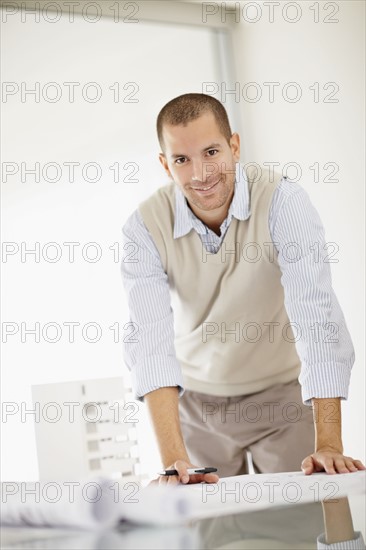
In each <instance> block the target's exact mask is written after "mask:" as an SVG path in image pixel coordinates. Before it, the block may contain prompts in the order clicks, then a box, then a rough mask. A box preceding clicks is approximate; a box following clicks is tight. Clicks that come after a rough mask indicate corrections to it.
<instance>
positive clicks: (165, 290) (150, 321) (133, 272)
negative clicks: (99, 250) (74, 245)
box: [121, 209, 184, 401]
mask: <svg viewBox="0 0 366 550" xmlns="http://www.w3.org/2000/svg"><path fill="white" fill-rule="evenodd" d="M122 235H123V239H122V240H123V251H124V252H123V260H122V263H121V272H122V280H123V286H124V289H125V291H126V294H127V301H128V307H129V321H130V323H133V326H132V327H133V331H131V332H130V333H129V334H130V336H129V337H127V336H126V337H125V338H124V343H123V355H124V360H125V363H126V366H127V368H128V369H129V371H130V372H131V381H132V389H133V391H134V394H135V398H136V399H137V400H139V401H143V400H144V399H143V397H144V395H145V394H146V393H149V392H151V391H154V390H156V389H159V388H161V387H166V386H178V389H179V396H181V395H182V394H183V392H184V388H183V378H182V371H181V366H180V364H179V362H178V360H177V358H176V354H175V347H174V318H173V310H172V307H171V304H170V290H169V284H168V276H167V274H166V273H165V271H164V269H163V266H162V264H161V260H160V255H159V252H158V250H157V248H156V246H155V243H154V241H153V239H152V237H151V235H150V233H149V231H148V230H147V228H146V226H145V224H144V223H143V220H142V217H141V215H140V212H139V210H138V209H137V210H135V211H134V212H133V214H132V215H131V216H130V217H129V218H128V219H127V221H126V223H125V224H124V226H123V228H122Z"/></svg>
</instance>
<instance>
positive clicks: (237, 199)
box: [173, 162, 251, 239]
mask: <svg viewBox="0 0 366 550" xmlns="http://www.w3.org/2000/svg"><path fill="white" fill-rule="evenodd" d="M235 174H236V175H235V188H234V196H233V198H232V201H231V203H230V207H229V211H228V215H227V218H226V219H227V222H228V223H230V221H231V218H232V217H233V216H234V218H237V219H238V220H246V219H248V218H249V216H250V214H251V211H250V204H249V190H248V180H247V177H246V174H245V170H244V166H243V165H242V164H241V163H240V162H237V163H236V166H235ZM194 219H196V220H197V217H196V216H195V214H194V213H193V212H192V210H191V209H190V208H189V206H188V204H187V199H186V197H185V196H184V194H183V191H182V190H181V189H180V187H178V185H175V220H174V234H173V237H174V239H178V238H179V237H183V236H184V235H186V234H187V233H189V232H190V231H191V229H193V228H194Z"/></svg>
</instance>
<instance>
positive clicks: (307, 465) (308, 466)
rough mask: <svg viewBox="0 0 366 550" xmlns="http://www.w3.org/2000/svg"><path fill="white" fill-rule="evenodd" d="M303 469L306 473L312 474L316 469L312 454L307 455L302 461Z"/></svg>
mask: <svg viewBox="0 0 366 550" xmlns="http://www.w3.org/2000/svg"><path fill="white" fill-rule="evenodd" d="M301 469H302V471H303V472H304V474H305V475H309V474H312V473H313V471H314V462H313V459H312V457H311V456H307V457H306V458H304V460H303V461H302V462H301Z"/></svg>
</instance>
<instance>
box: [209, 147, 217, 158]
mask: <svg viewBox="0 0 366 550" xmlns="http://www.w3.org/2000/svg"><path fill="white" fill-rule="evenodd" d="M207 153H209V157H213V156H214V155H215V154H216V153H218V150H217V149H209V150H208V151H207ZM211 153H213V155H211Z"/></svg>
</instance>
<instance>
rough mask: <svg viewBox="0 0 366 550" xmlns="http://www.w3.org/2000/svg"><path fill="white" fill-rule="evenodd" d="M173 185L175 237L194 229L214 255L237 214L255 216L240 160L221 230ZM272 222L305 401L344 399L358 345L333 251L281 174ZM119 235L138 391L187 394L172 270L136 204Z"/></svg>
mask: <svg viewBox="0 0 366 550" xmlns="http://www.w3.org/2000/svg"><path fill="white" fill-rule="evenodd" d="M175 191H176V194H175V196H176V210H175V220H174V234H173V236H174V238H175V239H177V238H184V235H186V234H187V233H189V231H191V230H192V229H193V230H194V231H197V233H198V234H199V236H200V238H201V241H202V243H203V245H204V246H205V247H206V249H207V251H208V252H210V253H211V254H212V253H214V254H215V253H216V252H217V251H218V250H219V248H220V246H221V242H222V240H223V238H224V236H225V234H226V231H227V229H228V227H229V226H230V222H231V220H232V217H233V216H234V217H235V218H237V219H239V220H245V219H247V218H248V217H249V216H250V215H251V211H250V204H249V202H250V201H249V191H248V182H247V179H246V176H245V171H244V170H243V167H242V164H241V163H237V164H236V181H235V192H234V196H233V199H232V201H231V204H230V208H229V211H228V215H227V218H226V219H225V220H224V221H223V222H222V224H221V226H220V230H221V235H220V236H218V235H216V233H214V231H212V230H211V229H209V228H208V227H207V226H206V225H205V224H204V223H203V222H202V221H201V220H200V219H199V218H197V217H196V216H195V214H194V213H193V212H192V210H191V209H190V208H189V207H188V204H187V201H186V198H185V196H184V194H183V192H182V191H181V190H180V188H179V187H178V185H177V186H176V188H175ZM268 227H269V231H270V234H271V237H272V241H273V243H274V246H275V247H276V249H277V250H278V263H279V266H280V269H281V272H282V276H281V283H282V285H283V288H284V303H285V308H286V312H287V315H288V317H289V320H290V323H291V326H292V328H293V333H294V339H295V345H296V349H297V352H298V355H299V358H300V361H301V372H300V376H299V381H300V384H301V390H302V399H303V401H304V403H305V404H306V405H311V399H312V398H313V397H319V398H322V397H323V398H331V397H341V398H342V399H347V397H348V387H349V381H350V373H351V368H352V366H353V364H354V360H355V353H354V348H353V344H352V340H351V337H350V334H349V332H348V329H347V326H346V322H345V319H344V315H343V313H342V310H341V308H340V305H339V303H338V300H337V297H336V295H335V293H334V291H333V288H332V280H331V271H330V263H329V262H328V261H327V258H328V257H329V259H330V256H331V254H329V252H328V251H327V247H326V242H325V235H324V228H323V225H322V222H321V220H320V217H319V214H318V212H317V211H316V209H315V207H314V206H313V204H312V203H311V201H310V198H309V196H308V194H307V192H306V191H305V190H304V189H303V188H302V187H301V186H300V185H299V184H298V183H296V182H292V181H290V180H288V179H287V178H285V177H284V178H282V180H281V182H280V183H279V185H278V186H277V188H276V189H275V191H274V194H273V198H272V203H271V206H270V210H269V219H268ZM122 235H123V246H124V250H125V251H126V254H125V256H124V258H123V260H122V263H121V272H122V279H123V285H124V288H125V291H126V294H127V300H128V307H129V312H130V322H132V323H134V326H135V328H136V329H137V330H138V332H137V333H136V334H135V335H134V337H130V338H125V339H124V347H123V354H124V360H125V363H126V365H127V367H128V369H129V370H130V372H131V378H132V386H133V391H134V393H135V397H136V399H138V400H140V401H143V396H144V395H145V394H146V393H148V392H151V391H153V390H156V389H158V388H161V387H165V386H178V387H179V395H182V393H183V391H184V384H183V378H182V371H181V367H180V364H179V362H178V360H177V358H176V355H175V349H174V326H173V310H172V308H171V304H170V290H169V284H168V276H167V274H166V273H165V272H164V269H163V267H162V264H161V260H160V255H159V252H158V250H157V248H156V246H155V243H154V241H153V239H152V237H151V235H150V233H149V232H148V230H147V228H146V226H145V225H144V223H143V221H142V217H141V214H140V212H139V210H138V209H136V210H135V211H134V212H133V213H132V214H131V215H130V216H129V217H128V219H127V221H126V222H125V224H124V226H123V228H122ZM330 250H332V249H330ZM131 328H132V327H131ZM130 332H131V333H132V330H131V331H130Z"/></svg>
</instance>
